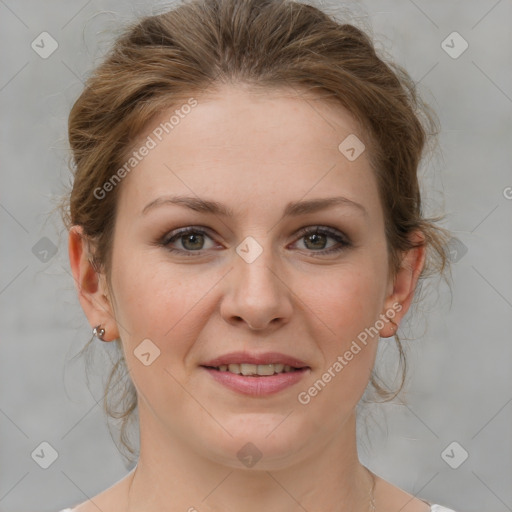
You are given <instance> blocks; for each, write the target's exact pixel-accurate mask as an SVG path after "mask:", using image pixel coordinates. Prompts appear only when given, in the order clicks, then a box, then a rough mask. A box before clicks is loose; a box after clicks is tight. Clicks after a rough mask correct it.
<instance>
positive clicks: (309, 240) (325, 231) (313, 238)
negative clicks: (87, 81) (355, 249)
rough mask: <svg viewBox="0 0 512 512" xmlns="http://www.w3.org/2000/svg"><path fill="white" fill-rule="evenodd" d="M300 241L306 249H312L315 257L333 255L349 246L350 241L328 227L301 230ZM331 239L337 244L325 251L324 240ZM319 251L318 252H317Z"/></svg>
mask: <svg viewBox="0 0 512 512" xmlns="http://www.w3.org/2000/svg"><path fill="white" fill-rule="evenodd" d="M299 235H300V240H304V241H305V245H306V248H307V249H311V248H312V249H313V252H314V253H315V254H314V255H315V256H318V255H320V256H322V255H324V254H334V253H337V252H340V251H343V250H344V249H346V248H348V247H350V246H351V243H350V241H349V240H348V238H347V237H346V236H344V235H343V234H342V233H341V232H340V231H338V230H337V229H332V228H328V227H322V226H315V227H308V228H303V229H301V230H300V232H299ZM328 238H331V239H333V240H335V241H336V242H338V243H337V244H335V245H334V247H333V246H331V247H330V248H328V249H325V248H324V247H325V244H326V240H327V239H328ZM318 249H320V250H318Z"/></svg>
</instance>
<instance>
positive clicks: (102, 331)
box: [92, 324, 105, 341]
mask: <svg viewBox="0 0 512 512" xmlns="http://www.w3.org/2000/svg"><path fill="white" fill-rule="evenodd" d="M92 334H93V336H96V338H98V339H100V340H101V341H105V340H104V339H103V336H104V335H105V329H103V328H102V327H101V324H100V325H97V326H96V327H95V328H94V329H93V330H92Z"/></svg>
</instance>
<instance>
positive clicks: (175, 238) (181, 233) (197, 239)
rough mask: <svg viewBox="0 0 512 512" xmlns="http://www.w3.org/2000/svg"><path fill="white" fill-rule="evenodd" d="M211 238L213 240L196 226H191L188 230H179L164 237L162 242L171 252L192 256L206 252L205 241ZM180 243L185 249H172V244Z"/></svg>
mask: <svg viewBox="0 0 512 512" xmlns="http://www.w3.org/2000/svg"><path fill="white" fill-rule="evenodd" d="M205 237H206V238H209V239H210V240H212V238H211V237H210V236H208V234H207V233H206V231H204V230H203V229H199V228H196V227H194V226H190V227H187V228H183V229H179V230H176V231H173V232H171V233H169V236H166V237H164V239H163V240H162V242H161V245H162V246H164V247H165V248H166V249H167V250H169V251H170V252H178V253H181V254H187V255H188V256H192V254H190V253H193V252H200V251H202V250H204V247H203V245H204V239H205ZM176 242H178V243H180V245H181V247H183V249H176V248H174V247H171V244H174V243H176Z"/></svg>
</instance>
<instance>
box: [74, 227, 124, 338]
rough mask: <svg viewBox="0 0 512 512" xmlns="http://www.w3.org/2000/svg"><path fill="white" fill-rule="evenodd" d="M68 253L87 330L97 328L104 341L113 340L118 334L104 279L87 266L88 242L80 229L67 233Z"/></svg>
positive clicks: (76, 228)
mask: <svg viewBox="0 0 512 512" xmlns="http://www.w3.org/2000/svg"><path fill="white" fill-rule="evenodd" d="M68 252H69V261H70V264H71V271H72V273H73V277H74V280H75V286H76V289H77V291H78V298H79V300H80V304H81V305H82V309H83V310H84V312H85V315H86V316H87V319H88V320H89V323H90V325H91V328H92V327H95V326H97V325H101V327H102V328H103V329H105V335H104V337H103V339H104V341H113V340H115V339H116V338H118V337H119V331H118V329H117V323H116V321H115V317H114V310H113V308H112V305H111V302H110V300H109V298H108V296H109V293H108V289H107V285H106V279H105V275H104V274H102V273H99V272H97V271H96V270H95V268H94V267H93V265H92V263H91V258H92V255H91V254H90V251H89V244H88V240H87V238H86V237H85V236H84V233H83V229H82V227H81V226H72V227H71V229H70V230H69V239H68Z"/></svg>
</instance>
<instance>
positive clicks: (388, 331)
mask: <svg viewBox="0 0 512 512" xmlns="http://www.w3.org/2000/svg"><path fill="white" fill-rule="evenodd" d="M409 238H410V239H411V241H412V242H413V243H414V244H421V245H419V246H418V247H415V248H413V249H410V250H409V251H407V252H406V253H404V255H403V257H402V262H401V265H400V269H399V270H398V272H397V274H396V276H395V277H394V279H393V280H392V281H391V282H390V283H389V285H388V295H387V297H386V300H385V303H384V306H385V310H384V312H383V314H384V315H385V314H386V313H385V312H386V311H394V312H395V315H394V316H393V317H392V316H391V315H387V316H388V317H389V318H391V320H393V322H394V323H395V324H396V325H399V324H400V321H401V320H402V319H403V317H404V316H405V314H406V313H407V311H408V310H409V307H410V306H411V303H412V300H413V298H414V292H415V290H416V285H417V283H418V279H419V276H420V274H421V271H422V270H423V267H424V265H425V253H426V247H425V235H424V234H423V233H422V232H421V231H414V232H413V233H412V234H411V235H410V237H409ZM397 304H400V306H401V308H399V307H398V306H397ZM396 330H397V327H396V326H395V325H393V323H392V322H386V325H385V326H384V327H383V328H382V329H381V331H380V336H381V337H382V338H389V337H390V336H393V335H394V334H395V333H396Z"/></svg>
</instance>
